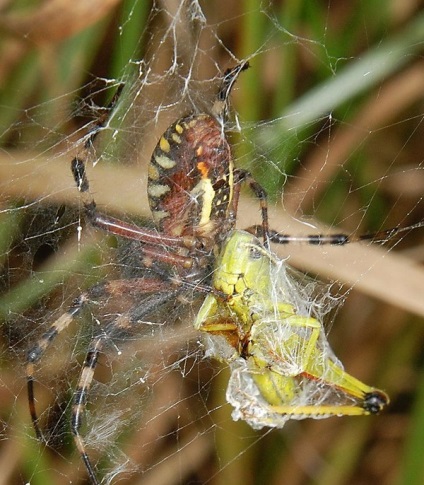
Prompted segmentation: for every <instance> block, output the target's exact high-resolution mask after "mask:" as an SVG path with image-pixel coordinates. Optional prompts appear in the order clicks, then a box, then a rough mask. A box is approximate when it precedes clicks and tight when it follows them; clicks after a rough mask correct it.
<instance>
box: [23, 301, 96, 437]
mask: <svg viewBox="0 0 424 485" xmlns="http://www.w3.org/2000/svg"><path fill="white" fill-rule="evenodd" d="M86 301H87V293H83V294H82V295H80V296H79V297H78V298H77V299H76V300H75V302H74V304H73V305H72V306H71V307H70V308H69V309H68V310H67V311H66V312H65V313H63V314H62V315H61V316H60V317H59V318H58V319H57V320H55V321H54V322H53V323H52V325H51V326H50V328H49V329H48V330H47V331H46V332H45V333H44V334H43V335H42V336H41V338H40V339H39V341H38V342H37V343H36V344H35V346H34V347H32V348H31V349H30V350H29V352H28V354H27V362H26V379H27V391H28V405H29V412H30V415H31V420H32V424H33V427H34V430H35V433H36V436H37V438H38V439H39V440H42V441H44V439H43V435H42V433H41V430H40V427H39V425H38V416H37V411H36V408H35V395H34V367H35V364H36V363H37V362H38V361H39V360H40V359H41V357H42V356H43V354H44V352H45V351H46V350H47V348H48V347H49V346H50V345H51V343H52V342H53V340H54V339H55V338H56V337H57V336H58V335H59V334H60V333H61V332H62V331H63V330H65V329H66V328H67V327H68V326H69V324H70V323H71V322H72V321H73V320H74V318H75V316H76V315H78V313H79V312H80V311H81V309H82V308H83V306H84V304H85V303H86Z"/></svg>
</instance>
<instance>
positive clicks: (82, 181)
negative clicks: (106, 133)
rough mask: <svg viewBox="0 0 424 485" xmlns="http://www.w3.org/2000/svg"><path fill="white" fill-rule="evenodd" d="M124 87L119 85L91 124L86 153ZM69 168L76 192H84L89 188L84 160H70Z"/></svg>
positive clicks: (107, 118)
mask: <svg viewBox="0 0 424 485" xmlns="http://www.w3.org/2000/svg"><path fill="white" fill-rule="evenodd" d="M124 86H125V84H124V83H120V84H119V85H118V89H117V90H116V92H115V94H114V95H113V97H112V99H111V101H110V102H109V104H108V105H107V106H106V107H105V108H101V110H102V113H101V114H100V115H99V116H98V118H97V120H96V121H95V123H94V124H93V127H92V128H91V130H90V132H89V134H88V137H87V140H86V141H85V143H84V151H85V152H86V153H88V152H89V150H90V149H91V148H92V146H93V143H94V140H95V139H96V138H97V135H98V134H99V133H100V131H101V130H102V128H104V127H105V126H106V123H107V121H108V120H109V117H110V114H111V112H112V111H113V110H114V109H115V106H116V103H117V101H118V99H119V97H120V96H121V93H122V90H123V89H124ZM71 166H72V167H73V168H72V172H73V174H74V177H75V180H76V181H77V186H78V190H80V191H81V192H86V191H87V190H88V188H89V183H88V179H87V176H86V174H85V169H84V160H83V159H82V158H79V157H78V156H76V157H75V158H74V159H73V160H72V164H71Z"/></svg>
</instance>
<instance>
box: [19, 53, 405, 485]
mask: <svg viewBox="0 0 424 485" xmlns="http://www.w3.org/2000/svg"><path fill="white" fill-rule="evenodd" d="M247 67H248V63H247V62H243V63H240V64H239V65H237V66H236V67H234V68H232V69H229V70H227V71H226V72H225V74H224V75H223V77H222V80H221V85H220V87H219V89H218V93H217V96H216V99H215V102H214V104H213V106H212V108H211V111H210V113H202V114H196V113H194V114H189V115H188V116H185V117H183V118H181V119H179V120H177V121H176V122H175V123H173V124H172V125H171V126H170V127H169V128H168V129H167V130H166V131H165V133H164V134H163V135H162V136H161V137H160V139H159V142H158V144H157V146H156V148H155V149H154V151H153V154H152V157H151V162H150V165H149V170H148V197H149V204H150V208H151V211H152V215H153V219H154V222H155V226H156V228H155V229H148V228H144V227H140V226H137V225H133V224H129V223H126V222H123V221H121V220H118V219H115V218H113V217H111V216H108V215H105V214H102V213H100V212H99V211H98V210H97V207H96V203H95V202H94V201H93V200H90V199H89V198H88V196H89V181H88V179H87V176H86V172H85V163H86V159H87V158H88V156H87V154H88V152H89V148H90V146H91V144H92V143H93V140H94V138H95V137H96V136H97V134H98V133H99V131H101V129H102V128H103V126H104V125H105V123H106V122H107V116H102V118H101V119H100V120H99V121H98V122H97V124H96V126H95V128H94V130H93V131H92V133H91V136H90V137H89V139H88V141H87V143H86V145H85V148H86V154H85V155H84V156H77V157H76V158H74V159H73V160H72V164H71V167H72V173H73V175H74V178H75V181H76V184H77V187H78V189H79V191H80V192H81V193H82V194H83V195H84V196H85V197H87V199H86V202H85V204H84V207H85V215H86V219H87V221H88V223H89V224H91V225H92V226H94V227H95V228H98V229H101V230H103V231H105V232H107V233H109V234H114V235H115V236H118V237H121V238H124V239H128V240H131V241H137V242H138V243H139V246H138V252H139V261H140V264H141V265H142V266H143V267H144V268H145V269H146V272H145V275H143V276H141V277H136V278H131V279H118V280H112V281H105V282H103V283H100V284H98V285H96V286H94V287H93V288H91V289H89V290H88V291H86V292H84V293H82V294H81V295H80V296H79V297H78V298H77V299H76V300H75V301H74V303H73V305H72V306H71V307H70V308H69V309H68V310H67V311H66V312H65V313H64V314H63V315H62V316H60V317H59V318H58V319H57V320H56V321H54V322H53V323H52V324H51V326H50V327H49V329H48V330H47V331H46V332H45V333H44V334H43V335H42V336H41V338H40V339H39V340H38V342H37V343H36V344H35V345H34V346H33V347H32V348H31V349H30V351H29V352H28V355H27V365H26V372H27V386H28V400H29V409H30V414H31V418H32V422H33V425H34V428H35V431H36V434H37V436H38V437H39V438H40V439H41V438H42V433H41V430H40V427H39V423H38V416H37V412H36V408H35V397H34V370H35V369H34V367H35V364H36V363H37V362H38V361H39V360H40V359H41V358H42V356H43V355H44V353H45V352H46V350H47V349H48V347H50V346H51V344H52V343H53V341H54V340H55V338H56V337H57V336H58V335H59V334H60V333H61V332H62V331H63V330H65V329H66V328H67V327H68V326H69V324H70V323H71V322H72V321H73V320H74V319H75V318H76V317H77V316H78V315H79V314H80V313H81V311H82V309H83V308H84V307H85V306H86V305H87V304H89V303H90V302H101V301H106V300H116V301H120V299H122V305H123V306H124V307H123V308H121V309H120V313H119V315H118V316H116V317H115V318H114V319H112V320H111V321H109V322H107V323H106V325H105V327H104V329H103V331H102V333H101V334H99V335H96V336H94V337H93V338H92V339H91V341H90V343H89V346H88V349H87V352H86V357H85V361H84V364H83V367H82V370H81V374H80V377H79V380H78V384H77V386H76V389H75V390H74V394H73V401H72V402H73V404H72V411H71V431H72V434H73V438H74V441H75V444H76V447H77V449H78V451H79V453H80V455H81V457H82V460H83V462H84V464H85V467H86V469H87V473H88V476H89V478H90V480H91V482H92V484H93V485H98V484H99V483H100V482H99V480H98V478H97V476H96V472H95V468H94V466H93V464H92V462H91V460H90V458H89V456H88V453H87V451H86V446H85V443H84V439H83V437H82V435H81V432H80V429H81V425H82V422H83V418H84V413H85V408H86V405H87V402H88V398H89V391H90V387H91V384H92V381H93V377H94V372H95V369H96V364H97V361H98V358H99V354H100V353H101V352H103V351H105V346H106V343H107V341H108V340H110V339H113V338H115V337H117V336H121V335H125V333H126V332H127V331H128V330H133V329H134V328H137V325H139V323H140V321H142V320H143V319H147V318H148V316H149V314H151V313H152V312H153V311H154V310H155V309H156V308H157V307H158V306H160V305H165V304H166V303H168V302H169V301H172V300H177V299H179V300H180V301H185V302H189V301H190V300H192V299H193V296H194V295H199V294H200V295H202V294H205V295H206V294H209V295H211V294H213V295H214V296H215V297H216V298H218V299H221V301H228V300H229V298H230V297H229V296H228V295H227V294H225V293H224V292H222V291H220V290H218V289H216V288H214V287H213V285H212V275H213V272H214V267H215V264H216V260H217V257H218V255H219V254H220V252H221V250H222V248H223V247H225V241H226V240H227V239H228V238H229V237H230V236H231V234H232V233H233V231H234V228H235V223H236V215H237V205H238V198H239V192H240V187H241V184H242V183H246V184H248V185H249V186H250V187H251V189H252V190H253V192H254V194H255V195H256V197H257V198H258V199H259V201H260V206H261V211H262V223H261V225H256V226H252V227H250V228H248V229H247V231H249V232H250V233H252V234H254V235H256V236H257V237H261V238H262V239H263V245H264V250H265V251H267V250H268V249H269V243H270V242H275V243H278V244H286V243H289V242H292V241H301V242H302V241H303V242H307V243H310V244H336V245H343V244H347V243H349V242H352V241H356V240H363V239H371V240H372V239H375V238H376V237H377V238H383V237H384V238H387V237H390V236H392V235H393V234H394V233H396V232H399V229H398V228H395V229H391V230H388V231H382V232H380V233H378V234H372V235H365V236H358V237H354V238H351V237H349V236H347V235H344V234H336V235H328V236H327V235H314V236H304V237H294V236H290V235H285V234H280V233H278V232H275V231H272V230H269V228H268V216H267V201H266V193H265V191H264V190H263V189H262V187H261V186H260V185H259V184H258V183H257V182H256V181H255V180H254V179H253V178H252V177H251V175H250V174H249V173H248V172H247V171H244V170H240V169H235V168H234V167H233V159H232V154H231V147H230V145H229V143H228V140H227V138H226V135H225V121H226V117H227V111H228V98H229V94H230V92H231V89H232V87H233V85H234V83H235V81H236V79H237V77H238V75H239V74H240V72H242V71H244V70H245V69H246V68H247ZM122 87H123V86H121V87H120V88H119V89H118V91H117V94H116V95H115V96H114V98H113V100H112V102H111V103H110V105H109V107H108V109H107V110H106V113H110V112H111V111H112V110H113V108H114V106H115V104H116V101H117V99H118V97H119V94H120V92H121V90H122ZM407 229H410V228H402V229H400V230H402V231H403V230H407ZM124 295H125V298H123V296H124ZM140 302H141V303H140ZM203 330H205V331H207V330H206V329H203ZM236 347H237V349H238V350H237V352H238V353H239V354H240V356H241V357H243V358H248V355H244V354H243V352H246V351H245V350H243V349H246V348H247V347H248V343H246V342H244V343H243V345H242V344H240V345H238V344H237V345H236ZM241 347H243V349H242V348H241ZM384 399H385V398H384V396H383V395H377V394H376V395H373V396H368V398H364V400H363V409H364V414H367V413H372V412H378V410H380V408H382V407H383V406H384V404H385V402H384Z"/></svg>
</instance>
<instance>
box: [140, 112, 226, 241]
mask: <svg viewBox="0 0 424 485" xmlns="http://www.w3.org/2000/svg"><path fill="white" fill-rule="evenodd" d="M232 191H233V162H232V157H231V150H230V146H229V144H228V141H227V139H226V138H225V134H224V131H223V128H222V126H221V124H219V122H218V120H217V119H216V118H215V117H213V116H211V115H207V114H200V115H190V116H187V117H185V118H182V119H180V120H178V121H176V122H175V123H173V124H172V125H171V126H170V127H169V128H168V129H167V130H166V131H165V133H164V134H163V135H162V136H161V138H160V140H159V142H158V144H157V145H156V148H155V150H154V152H153V155H152V158H151V161H150V166H149V178H148V196H149V204H150V208H151V211H152V214H153V218H154V220H155V222H156V225H157V227H158V229H159V231H161V232H164V233H166V234H172V235H174V236H181V235H187V234H196V235H209V234H211V233H213V231H214V230H216V229H217V228H219V227H220V226H221V225H222V224H223V223H224V222H225V221H226V220H227V219H228V211H229V206H230V203H231V200H232Z"/></svg>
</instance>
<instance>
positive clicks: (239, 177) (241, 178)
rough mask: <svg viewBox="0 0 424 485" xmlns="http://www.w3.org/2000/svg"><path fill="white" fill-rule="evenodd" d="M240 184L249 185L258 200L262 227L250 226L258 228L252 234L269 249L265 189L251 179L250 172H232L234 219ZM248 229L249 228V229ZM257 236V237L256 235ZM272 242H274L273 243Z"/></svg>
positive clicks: (239, 170)
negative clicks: (260, 239) (261, 239)
mask: <svg viewBox="0 0 424 485" xmlns="http://www.w3.org/2000/svg"><path fill="white" fill-rule="evenodd" d="M242 183H247V184H249V186H250V188H251V190H252V191H253V193H254V194H255V195H256V197H257V198H258V199H259V205H260V208H261V214H262V226H252V227H254V228H256V227H259V228H260V230H259V231H257V232H253V234H256V235H257V237H262V238H263V241H264V246H265V247H266V248H267V249H269V243H270V229H269V222H268V196H267V193H266V191H265V189H264V188H263V187H262V186H261V185H260V184H259V183H258V182H256V180H255V179H254V178H253V176H252V175H251V173H250V172H248V171H247V170H241V169H237V170H235V171H234V195H233V207H232V211H233V212H234V216H233V217H234V218H235V217H236V216H235V215H236V214H237V206H238V200H239V197H240V188H241V184H242ZM249 229H250V228H249ZM249 229H246V230H247V231H248V232H252V231H250V230H249ZM258 234H259V235H258ZM273 242H274V241H273Z"/></svg>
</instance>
